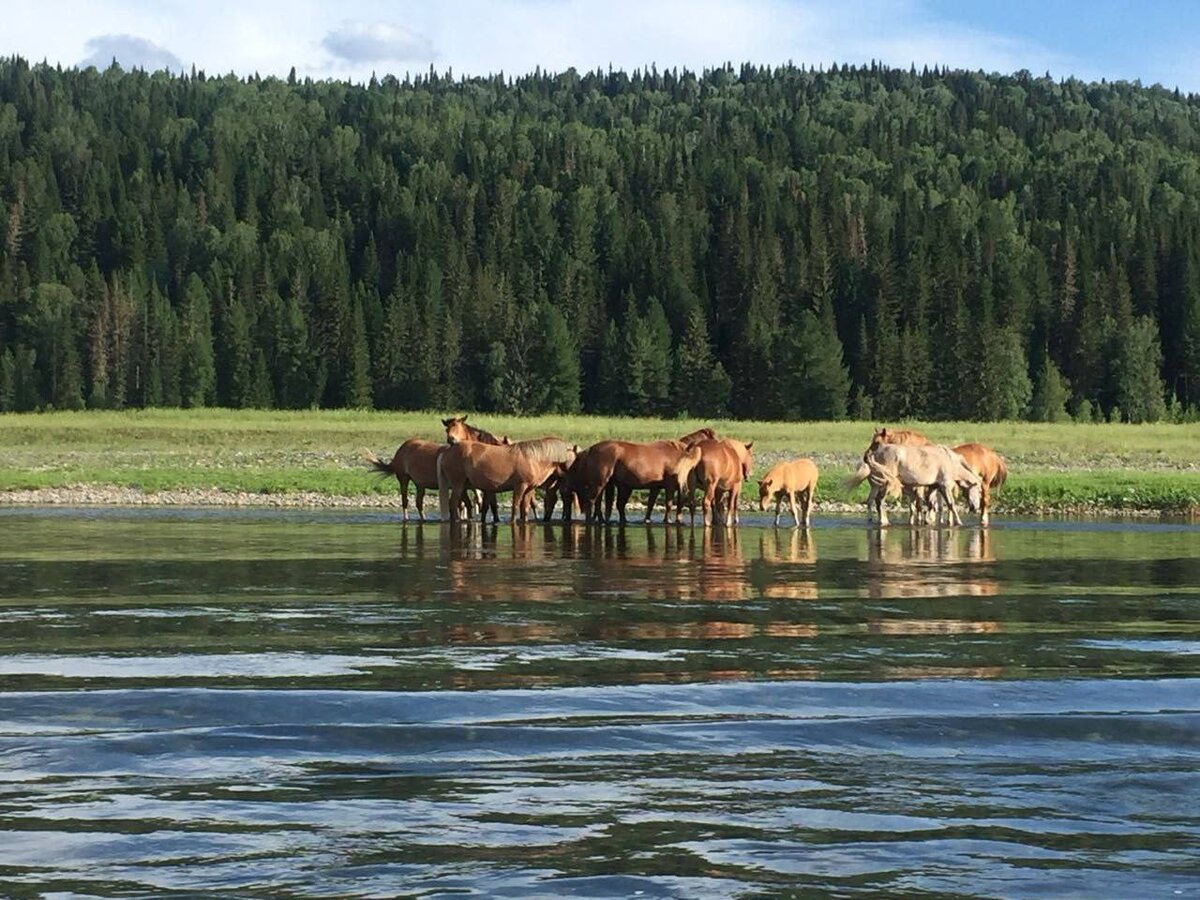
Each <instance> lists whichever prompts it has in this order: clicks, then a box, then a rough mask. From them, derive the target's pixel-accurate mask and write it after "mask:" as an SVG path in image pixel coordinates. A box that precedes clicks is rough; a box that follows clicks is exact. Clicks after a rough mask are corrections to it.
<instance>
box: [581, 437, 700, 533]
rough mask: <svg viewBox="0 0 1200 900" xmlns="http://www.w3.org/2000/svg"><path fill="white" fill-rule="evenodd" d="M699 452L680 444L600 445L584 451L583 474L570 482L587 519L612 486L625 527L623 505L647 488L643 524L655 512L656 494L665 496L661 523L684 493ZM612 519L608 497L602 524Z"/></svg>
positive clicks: (615, 443) (693, 447)
mask: <svg viewBox="0 0 1200 900" xmlns="http://www.w3.org/2000/svg"><path fill="white" fill-rule="evenodd" d="M700 452H701V451H700V448H699V447H698V446H692V447H688V446H686V445H685V444H684V443H683V442H682V441H652V442H650V443H645V444H643V443H635V442H633V441H600V442H598V443H596V444H593V445H592V446H591V447H589V448H588V449H587V457H586V461H585V464H584V465H583V466H582V471H581V472H579V473H578V474H577V477H576V478H575V479H574V480H573V483H574V486H575V490H576V491H577V492H578V493H579V497H580V504H581V506H582V507H583V510H584V514H585V516H586V517H587V518H589V519H590V518H592V516H593V515H594V514H595V513H596V511H597V509H598V505H599V501H600V495H601V494H603V493H605V491H606V489H607V488H609V486H610V485H611V486H612V487H614V488H615V494H616V500H617V512H618V514H619V515H620V517H621V524H625V522H626V518H625V505H626V503H627V502H628V501H629V495H630V494H631V493H632V492H633V491H634V490H636V489H640V488H649V490H650V499H649V502H648V503H647V504H646V519H645V521H646V522H649V521H650V513H651V511H652V510H653V509H654V501H655V500H656V499H657V497H658V492H659V491H665V492H666V500H665V503H666V508H665V511H664V514H663V521H664V522H666V521H667V520H668V519H669V518H670V514H671V499H672V497H674V496H676V495H679V494H682V493H683V492H684V491H686V490H687V484H688V475H689V474H690V473H691V471H692V469H693V468H695V466H696V463H698V462H699V461H700ZM611 515H612V494H611V493H610V494H609V495H608V499H607V503H606V509H605V513H604V521H606V522H607V521H608V519H609V517H610V516H611Z"/></svg>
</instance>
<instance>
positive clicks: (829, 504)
mask: <svg viewBox="0 0 1200 900" xmlns="http://www.w3.org/2000/svg"><path fill="white" fill-rule="evenodd" d="M411 504H412V500H411V498H410V508H409V515H410V516H412V515H415V513H414V510H413V508H412V505H411ZM0 506H158V507H181V508H182V507H233V508H260V509H272V508H275V509H389V510H395V511H396V512H397V513H399V511H400V497H399V495H398V494H390V495H389V494H357V495H354V496H346V495H339V494H322V493H319V492H317V491H294V492H287V493H275V494H270V493H256V492H251V491H230V490H224V489H222V488H185V489H179V490H167V491H149V492H148V491H144V490H142V489H140V488H132V487H119V486H116V485H85V484H80V485H69V486H66V487H54V488H36V489H31V490H12V491H0ZM629 508H630V509H639V510H640V509H644V508H645V507H644V505H642V504H639V503H637V502H636V501H634V500H631V501H630V504H629ZM993 508H994V509H995V510H996V511H997V512H998V513H1000V514H1002V515H1003V514H1004V513H1006V512H1007V513H1009V514H1017V515H1023V516H1055V517H1057V516H1071V517H1088V518H1091V517H1101V516H1103V517H1120V518H1139V519H1157V518H1163V517H1171V518H1180V513H1178V512H1171V511H1166V510H1156V509H1110V508H1104V507H1098V506H1067V507H1056V506H1047V507H1043V508H1038V509H1021V510H1016V511H1014V510H1005V509H1004V507H1003V506H1002V505H1001V504H996V505H995V506H994V507H993ZM425 511H426V513H427V514H432V515H433V516H434V517H436V515H437V497H436V494H435V495H433V496H432V497H430V496H427V497H426V502H425ZM815 511H816V512H818V513H826V514H829V513H834V514H839V515H844V514H861V513H862V512H863V505H862V504H861V503H841V502H836V501H824V502H822V501H818V502H817V504H816V507H815ZM501 512H502V513H505V512H506V510H505V509H504V507H503V504H502V505H501Z"/></svg>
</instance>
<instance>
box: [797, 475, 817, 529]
mask: <svg viewBox="0 0 1200 900" xmlns="http://www.w3.org/2000/svg"><path fill="white" fill-rule="evenodd" d="M816 492H817V489H816V487H815V486H812V485H810V486H809V487H807V488H806V489H805V490H804V492H803V493H801V495H800V497H801V501H802V502H803V504H804V527H805V528H808V526H810V525H812V505H813V495H814V494H815V493H816Z"/></svg>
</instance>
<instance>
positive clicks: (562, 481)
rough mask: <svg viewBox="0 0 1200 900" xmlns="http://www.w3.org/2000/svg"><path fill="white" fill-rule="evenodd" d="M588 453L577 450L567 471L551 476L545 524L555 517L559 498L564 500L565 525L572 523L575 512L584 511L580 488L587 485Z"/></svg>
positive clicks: (547, 493)
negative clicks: (573, 512) (572, 515)
mask: <svg viewBox="0 0 1200 900" xmlns="http://www.w3.org/2000/svg"><path fill="white" fill-rule="evenodd" d="M587 453H588V452H587V450H578V449H577V451H576V453H575V460H574V461H573V462H572V463H571V464H570V465H569V466H567V467H566V468H565V469H563V470H562V471H559V472H556V473H555V474H554V475H553V476H551V482H552V484H551V486H549V487H547V488H546V503H545V507H546V510H545V512H544V513H543V515H542V521H543V522H549V521H550V519H551V517H552V516H553V515H554V507H555V506H556V505H557V503H558V498H559V497H561V498H562V504H563V511H562V520H563V522H564V524H565V523H568V522H570V521H571V513H572V511H573V510H575V509H582V507H581V505H580V502H579V494H580V493H581V491H580V487H582V485H583V484H584V483H585V467H586V466H587Z"/></svg>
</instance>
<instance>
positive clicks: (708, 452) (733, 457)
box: [681, 438, 754, 528]
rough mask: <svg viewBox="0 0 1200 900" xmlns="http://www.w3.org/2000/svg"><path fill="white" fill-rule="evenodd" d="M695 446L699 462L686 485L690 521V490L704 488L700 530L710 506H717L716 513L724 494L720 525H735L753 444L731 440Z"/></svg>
mask: <svg viewBox="0 0 1200 900" xmlns="http://www.w3.org/2000/svg"><path fill="white" fill-rule="evenodd" d="M695 446H696V447H699V448H700V462H699V464H698V465H697V466H696V467H695V468H694V469H693V470H692V477H691V479H689V482H688V500H689V502H690V505H691V508H692V516H693V518H694V517H695V515H696V505H695V502H694V501H692V497H691V492H692V488H693V487H702V488H703V489H704V500H703V516H704V527H705V528H707V527H708V514H709V512H710V511H712V510H713V504H714V503H715V504H716V506H717V510H716V514H717V515H719V514H720V506H721V499H722V497H723V496H724V495H726V494H728V502H727V504H726V509H725V523H724V524H727V525H730V524H732V525H736V524H737V523H738V499H739V498H740V496H741V493H742V482H743V481H745V480H746V479H747V478H749V477H750V469H751V468H752V467H753V465H754V457H753V456H752V455H751V454H750V448H751V447H753V446H754V442H753V441H751V442H750V443H748V444H743V443H742V442H741V441H735V440H733V439H731V438H724V439H722V440H716V439H713V438H709V439H706V440H702V441H700V442H699V443H698V444H696V445H695ZM681 505H682V501H681Z"/></svg>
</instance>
